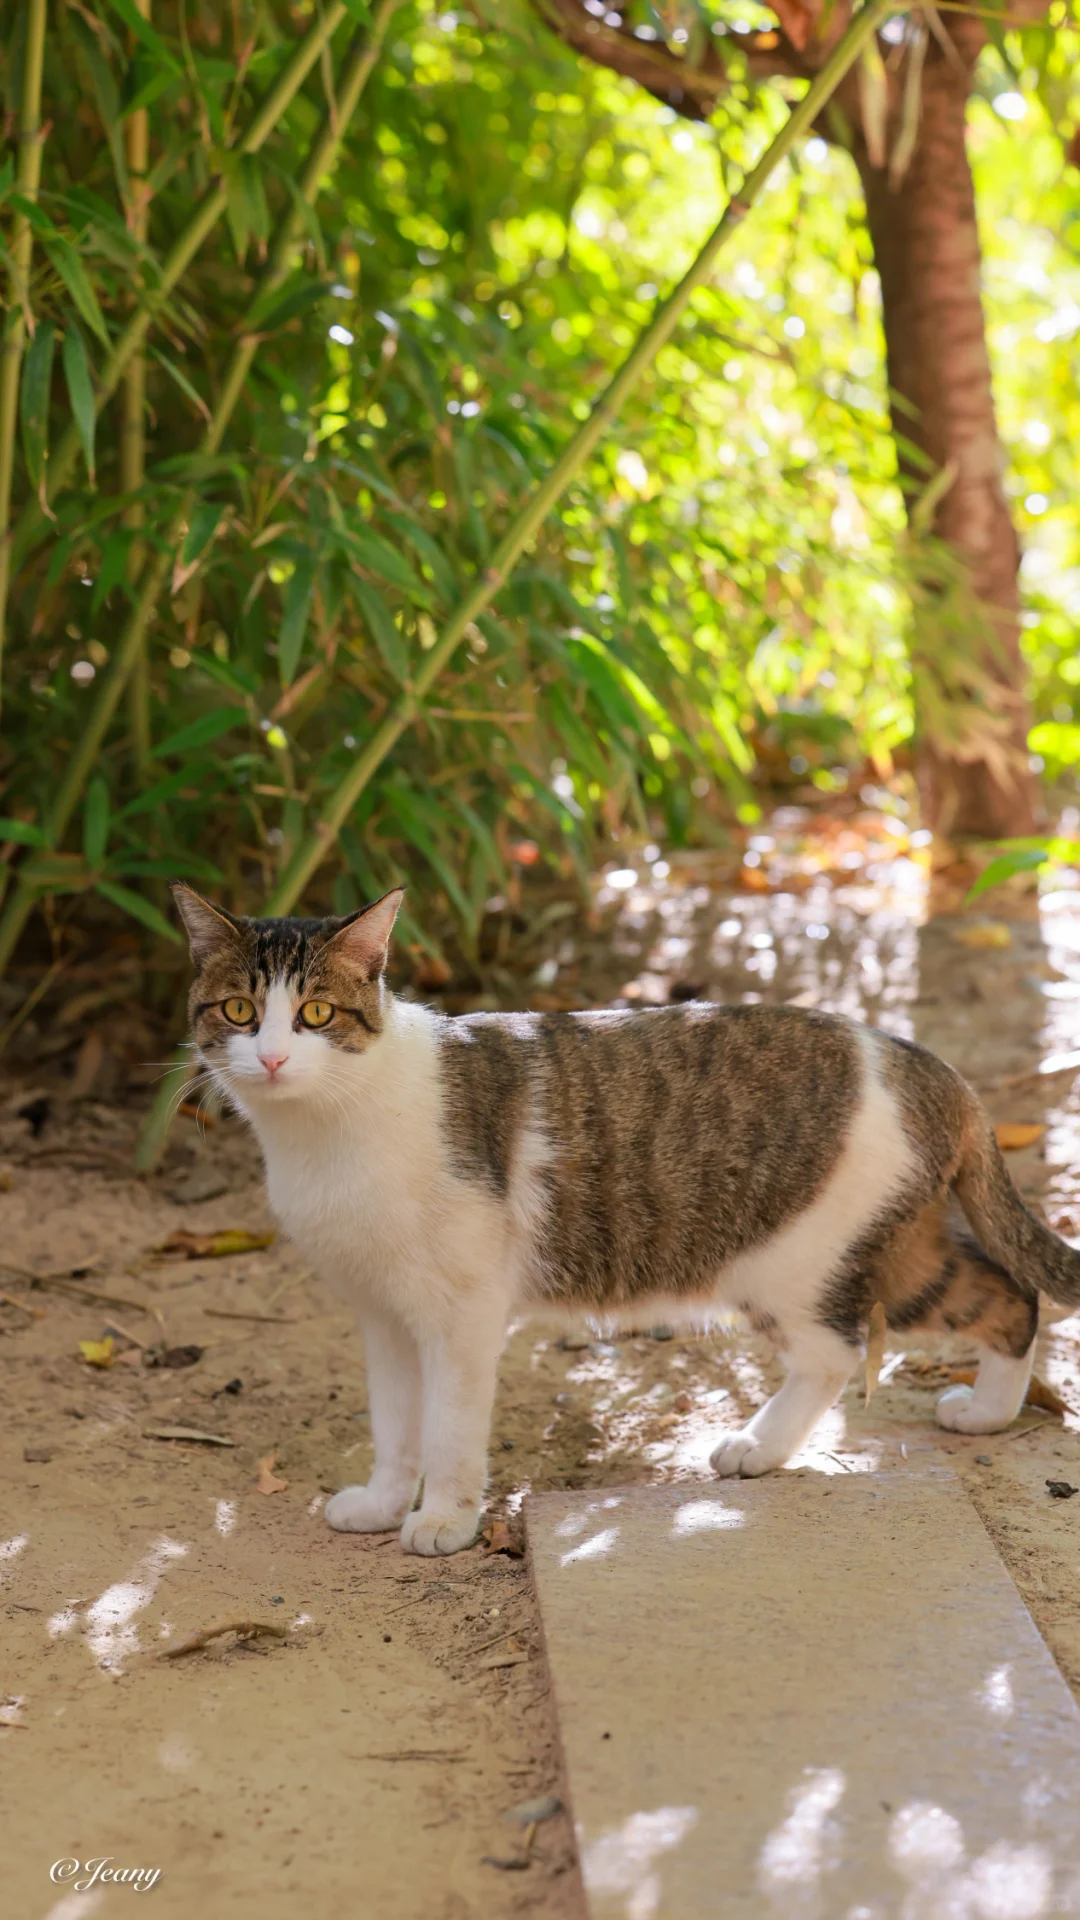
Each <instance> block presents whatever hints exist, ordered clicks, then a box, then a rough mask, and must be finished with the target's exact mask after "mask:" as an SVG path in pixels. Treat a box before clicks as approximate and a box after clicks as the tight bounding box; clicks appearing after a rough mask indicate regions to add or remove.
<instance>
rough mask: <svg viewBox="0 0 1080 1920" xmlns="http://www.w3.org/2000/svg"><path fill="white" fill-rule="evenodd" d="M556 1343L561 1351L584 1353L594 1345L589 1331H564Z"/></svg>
mask: <svg viewBox="0 0 1080 1920" xmlns="http://www.w3.org/2000/svg"><path fill="white" fill-rule="evenodd" d="M555 1345H556V1346H557V1347H558V1349H559V1352H560V1353H584V1352H585V1350H586V1348H587V1347H590V1346H591V1345H592V1341H591V1340H590V1339H589V1336H588V1334H587V1333H564V1334H563V1336H562V1338H561V1339H560V1340H556V1342H555Z"/></svg>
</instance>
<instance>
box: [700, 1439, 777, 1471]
mask: <svg viewBox="0 0 1080 1920" xmlns="http://www.w3.org/2000/svg"><path fill="white" fill-rule="evenodd" d="M777 1464H778V1462H777V1461H775V1460H774V1459H773V1458H772V1457H771V1455H769V1454H768V1453H766V1451H765V1449H764V1447H763V1446H762V1444H761V1442H760V1440H757V1439H755V1437H754V1435H753V1434H752V1433H751V1431H750V1429H749V1427H744V1428H743V1429H742V1431H741V1432H740V1433H725V1435H724V1438H723V1439H722V1440H721V1442H720V1444H719V1446H718V1447H714V1448H713V1450H712V1452H711V1454H710V1455H709V1465H710V1466H711V1467H712V1469H713V1472H714V1473H718V1474H720V1476H721V1478H722V1479H728V1478H730V1477H731V1475H732V1474H736V1473H738V1474H741V1475H742V1476H743V1477H744V1478H746V1479H750V1478H753V1477H754V1476H756V1475H757V1474H759V1473H768V1472H769V1469H770V1468H771V1467H775V1466H776V1465H777Z"/></svg>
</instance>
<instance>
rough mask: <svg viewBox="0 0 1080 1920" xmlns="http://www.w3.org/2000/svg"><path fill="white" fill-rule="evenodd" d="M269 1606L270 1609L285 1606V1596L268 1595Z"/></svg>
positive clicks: (277, 1594) (278, 1594) (281, 1594)
mask: <svg viewBox="0 0 1080 1920" xmlns="http://www.w3.org/2000/svg"><path fill="white" fill-rule="evenodd" d="M270 1605H271V1606H272V1607H283V1606H284V1605H285V1595H284V1594H283V1593H272V1594H271V1595H270Z"/></svg>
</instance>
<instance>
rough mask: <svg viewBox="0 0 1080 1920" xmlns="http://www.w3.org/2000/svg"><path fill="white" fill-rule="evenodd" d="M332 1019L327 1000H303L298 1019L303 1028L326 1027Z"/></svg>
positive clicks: (331, 1011)
mask: <svg viewBox="0 0 1080 1920" xmlns="http://www.w3.org/2000/svg"><path fill="white" fill-rule="evenodd" d="M333 1017H334V1009H333V1007H332V1006H331V1005H330V1002H329V1000H305V1001H304V1004H303V1006H302V1007H301V1009H300V1019H301V1021H302V1023H303V1025H304V1026H305V1027H328V1026H329V1025H330V1022H331V1020H332V1019H333Z"/></svg>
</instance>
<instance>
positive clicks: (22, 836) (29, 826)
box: [0, 818, 49, 847]
mask: <svg viewBox="0 0 1080 1920" xmlns="http://www.w3.org/2000/svg"><path fill="white" fill-rule="evenodd" d="M5 840H14V841H15V843H16V845H17V846H20V847H47V846H48V844H49V841H48V836H47V835H46V833H45V829H44V828H43V827H35V826H34V824H33V822H32V821H30V820H7V819H2V818H0V844H2V843H3V842H4V841H5Z"/></svg>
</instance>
